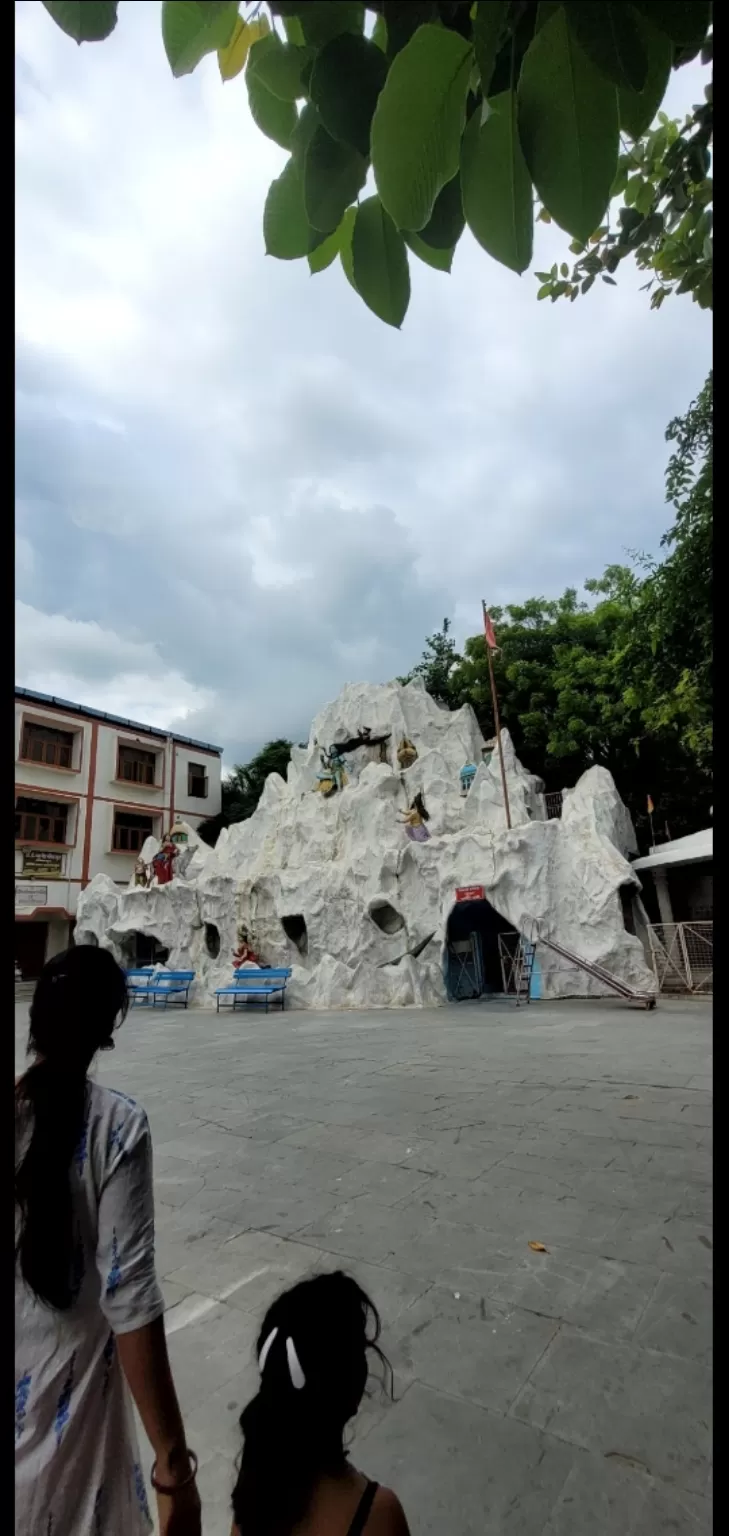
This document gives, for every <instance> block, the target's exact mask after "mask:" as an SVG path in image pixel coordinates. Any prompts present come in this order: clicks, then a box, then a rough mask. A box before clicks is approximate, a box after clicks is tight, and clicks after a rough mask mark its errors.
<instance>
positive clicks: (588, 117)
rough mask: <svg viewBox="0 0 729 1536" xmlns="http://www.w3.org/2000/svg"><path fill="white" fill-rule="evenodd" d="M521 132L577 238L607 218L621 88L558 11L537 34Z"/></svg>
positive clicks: (524, 83) (522, 85) (540, 182)
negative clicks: (599, 66)
mask: <svg viewBox="0 0 729 1536" xmlns="http://www.w3.org/2000/svg"><path fill="white" fill-rule="evenodd" d="M518 96H519V138H520V140H521V146H522V149H523V151H524V157H525V159H526V163H527V165H528V167H529V170H530V172H531V177H532V181H533V182H534V185H535V187H536V189H537V192H538V193H539V196H540V198H541V199H542V202H543V203H544V204H545V206H546V207H547V208H548V209H549V212H550V213H551V214H552V217H553V218H554V219H555V220H556V222H557V223H558V224H559V225H561V227H562V229H566V231H567V233H568V234H570V235H573V236H574V238H575V239H577V240H588V239H589V237H590V235H591V234H592V231H593V229H596V228H597V225H598V224H599V223H600V222H601V220H602V216H603V214H604V212H605V209H606V207H607V205H608V202H609V198H610V188H611V186H612V183H613V179H614V176H615V172H616V169H617V164H618V145H619V129H618V104H617V92H616V90H615V87H614V86H613V85H611V84H610V82H609V80H606V79H605V76H604V75H602V74H601V73H600V71H599V70H598V69H596V68H595V66H594V64H592V63H591V61H590V60H589V59H588V57H587V55H586V54H585V53H584V52H583V50H582V48H581V47H580V45H579V43H578V42H577V41H576V39H575V37H574V35H573V34H572V33H571V31H570V29H569V27H568V25H567V17H566V13H565V11H564V9H562V8H560V9H559V10H557V11H555V12H554V14H553V15H552V16H551V17H550V18H549V20H548V21H547V22H545V25H544V26H543V27H542V28H541V30H540V31H539V32H537V33H536V34H535V36H534V37H533V39H532V41H531V43H530V45H529V48H528V49H527V53H526V55H525V58H524V62H523V64H522V68H521V75H520V78H519V89H518Z"/></svg>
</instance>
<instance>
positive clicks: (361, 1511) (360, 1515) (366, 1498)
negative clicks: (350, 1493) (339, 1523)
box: [347, 1483, 380, 1536]
mask: <svg viewBox="0 0 729 1536" xmlns="http://www.w3.org/2000/svg"><path fill="white" fill-rule="evenodd" d="M379 1486H380V1485H379V1483H368V1484H367V1487H366V1488H365V1491H364V1493H363V1494H362V1497H361V1499H360V1501H359V1504H358V1505H357V1509H356V1510H355V1515H354V1519H353V1521H352V1524H351V1525H350V1527H349V1530H348V1532H347V1536H362V1532H363V1530H364V1528H365V1526H366V1524H367V1521H368V1519H369V1516H370V1511H371V1509H372V1505H373V1504H374V1502H375V1494H376V1492H377V1489H378V1488H379Z"/></svg>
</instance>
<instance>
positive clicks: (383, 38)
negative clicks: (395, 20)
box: [372, 11, 387, 53]
mask: <svg viewBox="0 0 729 1536" xmlns="http://www.w3.org/2000/svg"><path fill="white" fill-rule="evenodd" d="M372 41H373V43H374V45H375V47H376V48H379V49H380V52H381V53H387V22H386V21H385V18H384V16H383V14H382V12H381V11H380V13H379V15H378V17H377V20H376V22H375V25H374V27H373V28H372Z"/></svg>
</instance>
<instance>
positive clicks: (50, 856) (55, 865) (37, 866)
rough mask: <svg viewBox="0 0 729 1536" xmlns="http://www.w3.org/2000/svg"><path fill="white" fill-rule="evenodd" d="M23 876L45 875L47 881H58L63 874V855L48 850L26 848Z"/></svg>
mask: <svg viewBox="0 0 729 1536" xmlns="http://www.w3.org/2000/svg"><path fill="white" fill-rule="evenodd" d="M23 874H24V875H43V877H44V878H45V879H46V880H56V879H58V878H59V877H60V876H61V875H62V874H63V854H62V853H51V852H50V850H49V849H46V848H26V849H25V850H24V852H23Z"/></svg>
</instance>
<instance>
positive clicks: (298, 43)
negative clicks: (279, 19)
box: [283, 16, 306, 48]
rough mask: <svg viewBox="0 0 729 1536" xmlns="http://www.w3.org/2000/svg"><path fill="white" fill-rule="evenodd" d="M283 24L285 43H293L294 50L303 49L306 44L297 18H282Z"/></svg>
mask: <svg viewBox="0 0 729 1536" xmlns="http://www.w3.org/2000/svg"><path fill="white" fill-rule="evenodd" d="M283 24H284V32H285V33H286V41H287V42H289V43H293V45H294V47H295V48H303V47H304V46H305V44H306V38H305V37H304V29H303V27H302V25H301V22H300V21H299V18H298V16H284V18H283Z"/></svg>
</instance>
